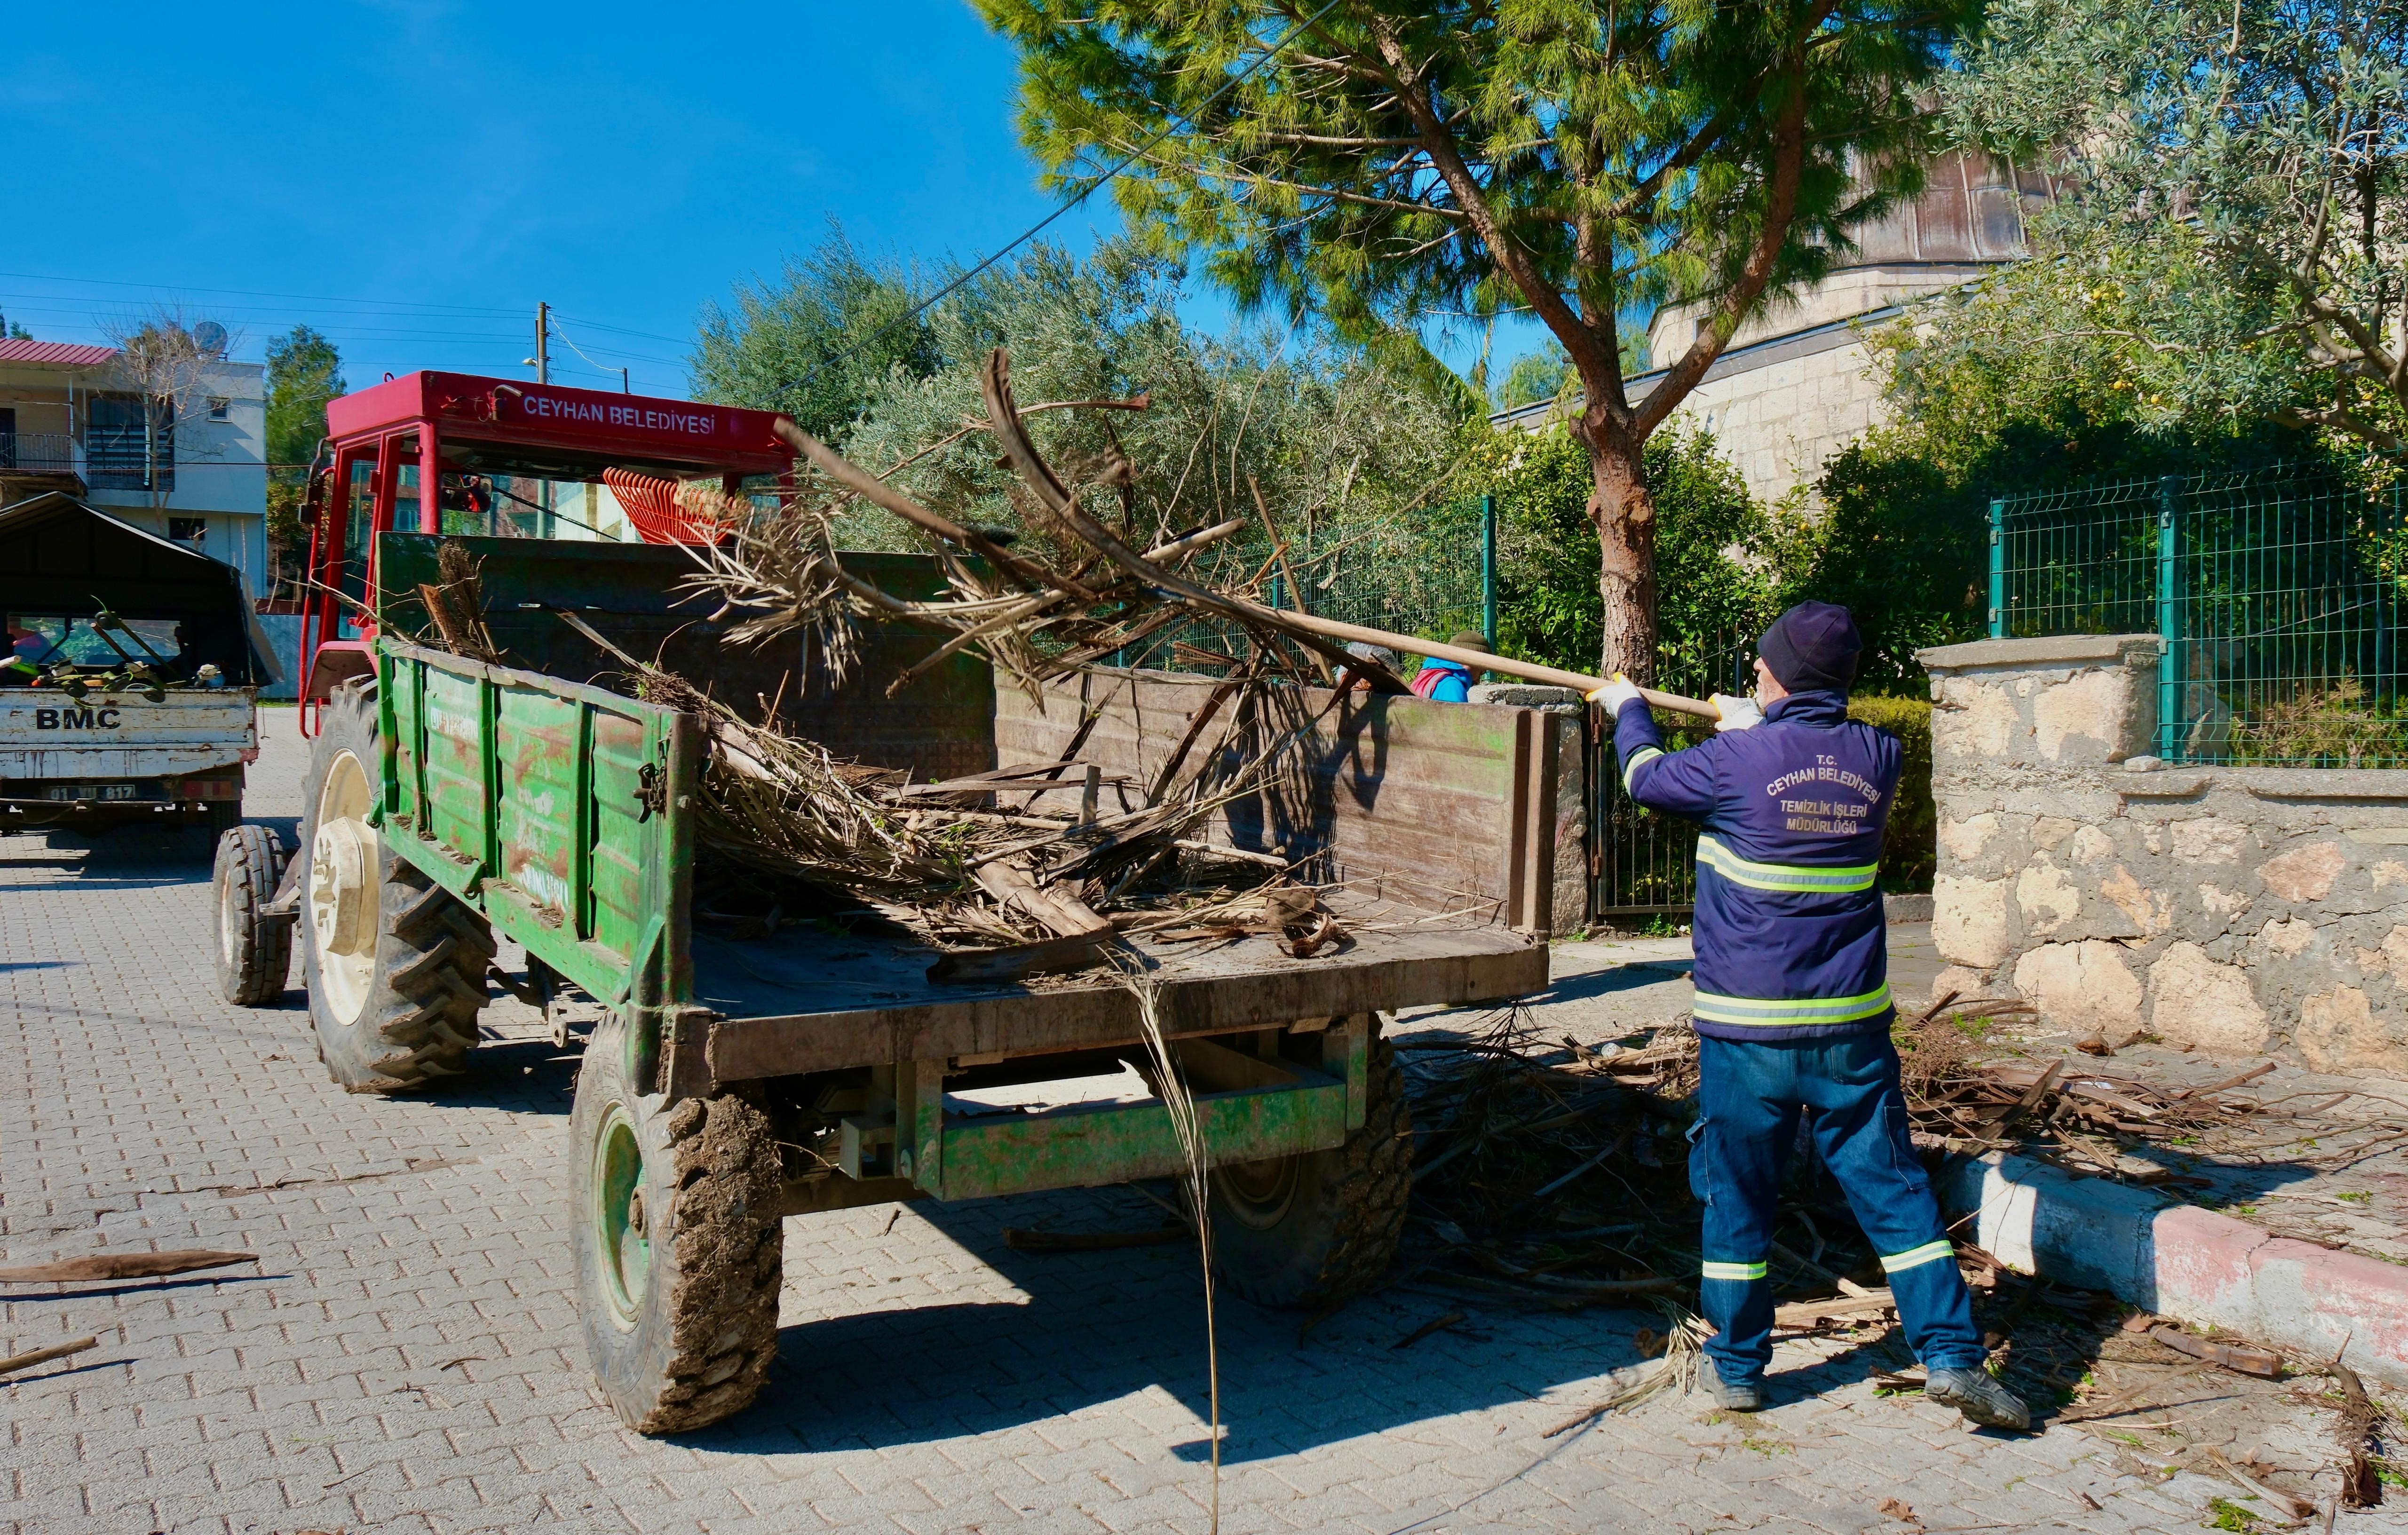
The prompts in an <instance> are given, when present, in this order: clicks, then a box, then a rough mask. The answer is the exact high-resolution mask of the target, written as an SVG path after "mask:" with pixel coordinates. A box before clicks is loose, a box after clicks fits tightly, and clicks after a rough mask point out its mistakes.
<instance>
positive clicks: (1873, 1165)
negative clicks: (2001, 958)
mask: <svg viewBox="0 0 2408 1535" xmlns="http://www.w3.org/2000/svg"><path fill="white" fill-rule="evenodd" d="M1698 1046H1699V1059H1698V1066H1699V1072H1700V1073H1701V1076H1702V1081H1701V1082H1700V1083H1699V1088H1698V1103H1699V1109H1700V1110H1701V1112H1700V1114H1699V1120H1698V1123H1697V1126H1696V1127H1695V1128H1693V1129H1692V1130H1691V1131H1690V1132H1689V1138H1690V1150H1689V1184H1690V1186H1691V1187H1692V1188H1693V1189H1695V1190H1696V1191H1697V1196H1698V1198H1699V1200H1701V1201H1702V1202H1703V1203H1704V1205H1705V1207H1706V1211H1705V1235H1704V1241H1703V1243H1702V1253H1703V1256H1704V1259H1705V1267H1704V1276H1703V1279H1702V1282H1701V1284H1700V1286H1699V1288H1700V1292H1701V1299H1702V1304H1703V1307H1704V1310H1705V1314H1706V1320H1707V1321H1709V1322H1711V1323H1713V1326H1714V1329H1715V1330H1714V1336H1713V1339H1712V1340H1711V1341H1708V1343H1707V1344H1706V1353H1707V1354H1708V1355H1709V1356H1712V1358H1713V1361H1714V1368H1715V1369H1716V1370H1718V1371H1720V1373H1721V1375H1722V1378H1723V1379H1724V1380H1726V1381H1729V1382H1733V1383H1739V1382H1744V1381H1756V1380H1760V1379H1762V1378H1763V1375H1764V1371H1765V1369H1766V1367H1767V1366H1769V1365H1770V1364H1771V1362H1772V1282H1771V1280H1770V1278H1769V1277H1767V1274H1766V1259H1767V1256H1768V1255H1770V1252H1771V1248H1772V1240H1773V1237H1772V1233H1773V1228H1774V1227H1775V1226H1776V1225H1777V1224H1778V1222H1779V1219H1780V1212H1781V1172H1782V1167H1783V1164H1785V1162H1786V1161H1787V1160H1788V1157H1789V1151H1790V1148H1791V1147H1792V1146H1793V1145H1795V1144H1796V1143H1797V1140H1798V1116H1799V1112H1801V1111H1803V1112H1808V1113H1809V1114H1810V1115H1811V1117H1810V1118H1809V1120H1808V1124H1809V1126H1810V1127H1811V1130H1812V1133H1813V1137H1814V1144H1815V1146H1816V1148H1817V1149H1818V1150H1820V1151H1821V1153H1822V1154H1823V1162H1824V1165H1825V1166H1826V1167H1828V1168H1829V1169H1831V1173H1832V1176H1834V1177H1835V1178H1837V1179H1838V1180H1839V1181H1840V1187H1841V1189H1842V1191H1844V1192H1845V1193H1846V1194H1847V1197H1848V1205H1849V1208H1851V1209H1852V1210H1854V1211H1855V1212H1856V1224H1857V1225H1858V1226H1860V1227H1863V1228H1864V1232H1865V1235H1866V1236H1867V1237H1868V1238H1870V1239H1871V1241H1872V1244H1873V1250H1874V1251H1875V1252H1877V1253H1879V1254H1880V1255H1881V1260H1882V1268H1883V1269H1884V1270H1886V1271H1887V1273H1888V1275H1889V1286H1890V1293H1891V1294H1892V1295H1894V1296H1895V1297H1896V1298H1897V1299H1898V1314H1899V1320H1900V1321H1901V1322H1903V1323H1904V1324H1905V1327H1906V1341H1907V1345H1908V1346H1909V1347H1910V1348H1912V1349H1914V1356H1915V1357H1916V1358H1918V1359H1920V1360H1922V1361H1923V1363H1924V1366H1925V1368H1927V1369H1929V1370H1970V1369H1974V1368H1977V1367H1979V1366H1980V1365H1981V1364H1982V1363H1983V1361H1984V1360H1985V1357H1986V1353H1985V1350H1984V1349H1983V1347H1982V1335H1981V1334H1980V1333H1978V1332H1976V1331H1974V1330H1973V1303H1972V1298H1971V1297H1970V1296H1969V1295H1967V1293H1966V1291H1965V1281H1964V1278H1963V1276H1962V1275H1960V1274H1958V1273H1957V1264H1956V1259H1955V1254H1954V1252H1953V1250H1952V1249H1951V1248H1950V1246H1949V1243H1948V1233H1947V1229H1946V1227H1943V1226H1942V1224H1941V1220H1940V1205H1939V1202H1938V1201H1937V1200H1936V1199H1934V1198H1932V1196H1931V1181H1930V1180H1929V1179H1928V1178H1927V1177H1925V1176H1924V1171H1923V1164H1922V1163H1921V1162H1920V1161H1918V1160H1917V1159H1916V1157H1915V1155H1914V1145H1913V1143H1912V1142H1910V1141H1909V1140H1908V1139H1907V1126H1906V1098H1905V1097H1904V1095H1903V1094H1901V1093H1900V1092H1899V1084H1898V1052H1897V1051H1896V1050H1895V1049H1894V1048H1892V1047H1891V1045H1890V1042H1889V1038H1888V1036H1887V1034H1886V1033H1885V1032H1882V1031H1878V1030H1871V1029H1868V1030H1865V1031H1863V1032H1860V1033H1855V1034H1843V1035H1835V1036H1831V1037H1828V1038H1823V1039H1803V1040H1764V1041H1756V1040H1749V1041H1745V1042H1741V1041H1736V1040H1712V1039H1701V1040H1699V1041H1698Z"/></svg>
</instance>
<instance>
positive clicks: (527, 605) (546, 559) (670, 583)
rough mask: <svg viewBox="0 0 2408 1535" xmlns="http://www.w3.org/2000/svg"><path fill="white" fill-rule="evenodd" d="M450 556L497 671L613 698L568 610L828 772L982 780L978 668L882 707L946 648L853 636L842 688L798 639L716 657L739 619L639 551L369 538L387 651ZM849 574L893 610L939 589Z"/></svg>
mask: <svg viewBox="0 0 2408 1535" xmlns="http://www.w3.org/2000/svg"><path fill="white" fill-rule="evenodd" d="M446 542H452V543H457V544H459V545H461V546H462V547H463V549H465V550H466V552H467V553H468V554H469V556H470V557H471V558H473V559H474V560H476V561H477V562H478V570H479V578H480V583H481V585H482V587H483V589H484V595H485V626H486V628H487V629H488V630H489V631H490V632H491V633H492V634H493V637H494V639H495V643H496V644H498V645H499V646H500V647H501V649H502V653H503V659H504V660H505V661H507V662H508V663H509V665H510V666H512V667H522V668H524V669H527V670H531V671H537V672H541V673H543V674H545V675H548V676H552V677H558V678H563V679H566V680H568V681H574V682H604V683H609V684H611V685H624V684H623V682H622V680H621V678H620V676H619V674H620V673H621V672H623V671H624V669H625V668H624V663H622V662H621V661H620V660H619V659H618V658H616V657H615V656H612V655H611V654H609V653H608V652H606V651H604V650H602V649H600V648H599V647H597V646H595V644H594V643H593V641H591V640H589V639H587V638H585V637H584V636H583V635H581V634H580V633H579V632H578V631H577V630H576V629H574V628H572V627H570V626H569V625H568V624H565V623H563V622H562V621H561V619H560V617H559V616H558V614H557V613H556V612H555V611H554V610H556V609H567V610H574V611H575V612H576V613H577V615H578V616H579V617H580V618H581V619H582V620H583V621H584V622H586V623H587V624H591V625H593V627H594V628H595V630H597V631H598V632H600V633H601V634H602V635H603V636H604V637H605V638H609V640H610V641H611V642H612V643H613V644H616V645H617V646H619V648H620V649H622V650H624V651H625V652H627V653H629V654H632V655H636V656H640V657H642V658H643V659H644V660H646V661H650V662H654V663H657V664H658V665H660V666H662V667H667V668H668V669H669V670H671V671H674V672H677V673H679V674H680V675H681V676H685V677H690V678H693V679H695V681H700V682H703V683H705V684H706V685H707V686H709V687H710V691H711V694H712V696H714V697H716V698H718V699H719V700H720V701H721V702H723V703H724V704H726V705H727V706H728V707H730V708H732V709H734V710H736V711H737V712H738V713H739V714H741V715H743V716H744V717H745V718H747V719H752V720H758V719H760V718H762V717H763V716H764V714H765V713H766V712H767V711H768V710H770V709H772V708H773V707H774V708H775V710H776V712H777V714H778V717H779V718H780V720H781V722H783V723H784V724H786V725H787V726H788V727H789V728H791V729H793V730H795V731H796V732H798V733H799V734H801V735H804V736H808V737H810V739H813V740H816V741H818V742H820V743H821V744H822V745H824V746H825V747H826V748H827V749H828V750H829V751H830V752H833V753H836V754H837V755H838V756H839V757H851V758H854V759H856V760H859V761H862V762H867V763H871V764H875V765H877V766H879V767H885V768H908V769H910V771H912V772H913V773H915V774H917V775H918V776H919V777H922V778H951V777H958V776H962V775H965V774H968V773H979V772H984V771H986V770H987V769H988V768H993V767H995V766H996V762H995V725H994V721H995V689H994V683H993V678H992V674H991V672H990V670H989V668H988V667H987V665H986V663H985V662H984V661H982V660H981V659H979V657H977V656H976V655H972V654H968V653H963V654H958V655H955V656H953V657H952V658H951V659H949V660H947V661H946V662H945V663H944V664H943V665H942V666H940V667H936V668H934V669H933V670H931V671H930V672H928V673H927V674H926V675H925V676H923V677H920V678H917V679H915V680H914V681H912V682H911V684H910V686H909V687H906V688H904V689H903V690H902V691H901V692H900V693H898V694H896V696H894V697H892V698H889V697H888V696H886V687H887V684H888V682H890V681H893V679H894V678H895V677H896V674H897V673H899V672H900V671H902V670H903V669H904V668H905V667H909V666H910V665H911V664H912V663H914V662H916V661H919V660H921V659H922V658H924V657H925V656H926V655H927V654H928V653H929V652H931V651H932V650H934V649H936V648H937V646H939V644H941V643H942V642H943V641H944V640H945V639H946V638H950V637H951V631H950V630H942V629H934V628H929V627H925V626H923V625H918V624H889V623H876V624H864V625H862V627H861V630H860V633H859V635H858V636H857V639H858V648H859V652H860V654H859V658H858V662H857V664H856V665H855V666H854V667H853V668H852V670H851V671H850V672H849V673H848V674H847V675H846V677H845V678H844V680H843V681H842V682H841V683H839V682H838V681H836V680H835V679H834V677H833V676H832V674H831V673H830V671H829V668H828V666H827V663H826V657H825V656H824V654H822V653H819V652H818V651H817V650H815V649H813V648H812V647H810V646H807V645H806V644H805V643H804V642H803V641H802V640H801V639H799V638H792V637H790V638H785V639H781V640H778V641H775V642H772V643H769V644H765V645H730V644H726V643H724V642H723V638H722V637H723V636H724V634H725V633H726V631H727V629H728V628H729V627H730V626H731V625H732V624H735V623H737V622H738V621H739V620H740V619H741V618H742V617H743V615H742V614H732V615H730V616H728V617H726V618H724V619H718V620H714V619H713V618H712V617H711V616H710V615H711V613H712V610H714V609H715V608H716V607H717V603H716V602H715V601H713V600H710V599H707V598H705V597H703V596H701V595H698V594H697V593H695V591H694V590H693V589H692V588H691V587H690V586H689V585H688V582H690V581H692V579H693V577H694V575H695V565H694V560H693V557H692V556H691V555H690V554H688V553H687V552H685V551H683V550H681V549H676V548H668V547H661V546H654V545H645V544H612V543H591V542H573V543H572V542H568V541H566V540H556V539H540V538H480V537H460V536H451V535H446V536H445V537H443V538H436V537H433V536H430V535H426V534H421V533H383V534H380V535H378V541H377V551H378V554H377V558H378V562H379V564H378V577H377V579H378V581H379V583H380V592H379V597H378V611H379V614H380V618H381V619H382V621H383V622H384V623H385V624H386V626H387V628H388V630H389V632H390V633H392V634H394V636H396V637H402V636H409V635H414V634H422V633H424V632H426V630H427V620H426V613H425V605H424V603H423V601H422V600H421V599H420V597H419V595H418V583H419V582H421V581H437V580H439V579H440V576H439V573H438V572H437V563H436V561H437V552H438V550H439V549H440V547H441V546H442V545H443V544H444V543H446ZM845 566H846V568H847V569H849V570H851V571H853V573H854V574H856V575H858V576H860V577H861V578H862V579H863V580H865V581H874V582H876V583H877V584H878V585H879V586H881V587H882V588H884V589H885V590H887V591H890V592H893V593H895V594H896V595H898V596H904V597H924V596H933V595H937V594H938V593H939V592H940V591H941V590H942V588H943V581H942V576H941V573H940V572H939V569H938V567H937V563H936V561H935V560H933V559H931V558H929V557H927V556H925V555H916V554H873V553H848V554H847V555H846V556H845Z"/></svg>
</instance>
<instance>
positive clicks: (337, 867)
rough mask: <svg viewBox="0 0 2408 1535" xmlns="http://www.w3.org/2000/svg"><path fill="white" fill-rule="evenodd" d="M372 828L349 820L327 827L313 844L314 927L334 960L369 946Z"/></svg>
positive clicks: (326, 824)
mask: <svg viewBox="0 0 2408 1535" xmlns="http://www.w3.org/2000/svg"><path fill="white" fill-rule="evenodd" d="M366 833H367V828H366V826H363V825H360V824H359V823H358V822H357V821H354V820H351V818H350V817H348V816H346V817H344V818H343V819H342V820H339V821H328V822H324V823H322V824H321V825H319V827H318V836H317V839H315V840H314V841H312V842H311V843H310V844H309V926H310V928H311V929H312V930H313V931H314V932H315V933H316V934H317V936H318V946H319V947H320V948H321V949H322V950H324V951H325V952H326V953H328V954H358V953H359V952H360V951H361V950H362V949H364V948H366V945H367V940H369V938H371V937H372V936H373V927H372V925H370V923H369V922H368V920H367V904H368V903H367V895H368V860H369V859H370V858H371V857H372V856H373V855H374V854H373V853H372V852H371V850H370V848H369V846H368V839H367V835H366Z"/></svg>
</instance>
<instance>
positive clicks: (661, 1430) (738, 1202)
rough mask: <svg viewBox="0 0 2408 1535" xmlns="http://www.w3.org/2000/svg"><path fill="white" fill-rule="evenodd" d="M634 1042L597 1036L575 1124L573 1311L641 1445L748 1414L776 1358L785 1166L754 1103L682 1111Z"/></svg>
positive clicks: (585, 1066)
mask: <svg viewBox="0 0 2408 1535" xmlns="http://www.w3.org/2000/svg"><path fill="white" fill-rule="evenodd" d="M633 1053H634V1052H633V1040H632V1037H631V1035H630V1032H629V1030H628V1029H627V1027H626V1026H625V1024H624V1022H622V1021H621V1020H620V1018H619V1017H618V1016H617V1015H616V1014H615V1013H614V1014H611V1015H609V1016H607V1017H606V1018H604V1020H603V1021H602V1023H601V1024H600V1025H599V1026H596V1028H595V1032H594V1037H593V1039H592V1040H589V1041H588V1042H587V1044H586V1047H585V1058H584V1061H583V1063H582V1065H581V1066H580V1068H579V1069H578V1073H577V1102H576V1106H575V1107H574V1109H572V1110H571V1112H570V1115H569V1145H570V1148H571V1150H570V1155H571V1157H572V1158H573V1159H574V1160H573V1164H572V1167H571V1169H570V1177H569V1212H568V1215H569V1228H570V1231H571V1233H572V1238H571V1240H572V1241H573V1243H574V1246H575V1249H576V1263H577V1311H578V1316H579V1320H580V1321H581V1323H582V1324H583V1326H584V1329H585V1346H586V1352H587V1354H588V1356H590V1357H591V1358H592V1360H593V1364H594V1374H595V1379H596V1380H597V1381H598V1382H599V1383H600V1384H601V1386H602V1393H603V1395H604V1396H606V1397H608V1398H609V1399H610V1405H611V1407H612V1408H613V1409H614V1410H616V1411H617V1413H618V1414H619V1416H620V1418H621V1419H622V1420H624V1422H625V1423H626V1424H627V1426H628V1427H632V1428H634V1429H635V1430H636V1431H637V1432H638V1433H641V1434H676V1433H683V1432H686V1431H687V1430H689V1429H694V1428H700V1427H704V1426H706V1425H708V1424H713V1423H717V1422H719V1421H720V1420H721V1419H722V1418H725V1417H728V1416H731V1415H732V1414H734V1413H739V1412H741V1411H743V1410H744V1408H745V1407H747V1406H748V1405H750V1404H751V1402H752V1400H753V1398H754V1397H755V1396H758V1395H759V1394H760V1391H761V1385H762V1383H763V1382H764V1381H765V1380H766V1379H767V1377H768V1373H769V1364H770V1361H771V1360H773V1359H774V1358H776V1357H777V1353H778V1283H779V1277H780V1276H779V1266H780V1264H781V1261H782V1259H783V1256H784V1249H785V1227H784V1224H783V1222H782V1221H781V1219H780V1217H779V1214H778V1185H779V1177H780V1171H781V1169H780V1162H779V1151H778V1143H777V1140H776V1138H775V1136H774V1135H773V1134H772V1132H771V1128H770V1123H769V1117H768V1115H767V1114H766V1113H764V1112H761V1110H760V1109H759V1108H757V1107H756V1106H754V1105H753V1104H752V1103H750V1102H747V1101H746V1100H744V1099H743V1098H740V1097H733V1096H722V1097H712V1098H691V1097H690V1098H685V1099H682V1100H681V1101H679V1102H678V1103H676V1104H675V1105H671V1104H670V1103H669V1101H668V1100H667V1097H664V1096H663V1095H660V1094H657V1093H652V1092H647V1091H644V1090H643V1088H642V1086H640V1085H639V1084H638V1083H637V1082H636V1081H635V1073H634V1069H633V1062H632V1060H631V1058H630V1057H631V1056H632V1054H633Z"/></svg>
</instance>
